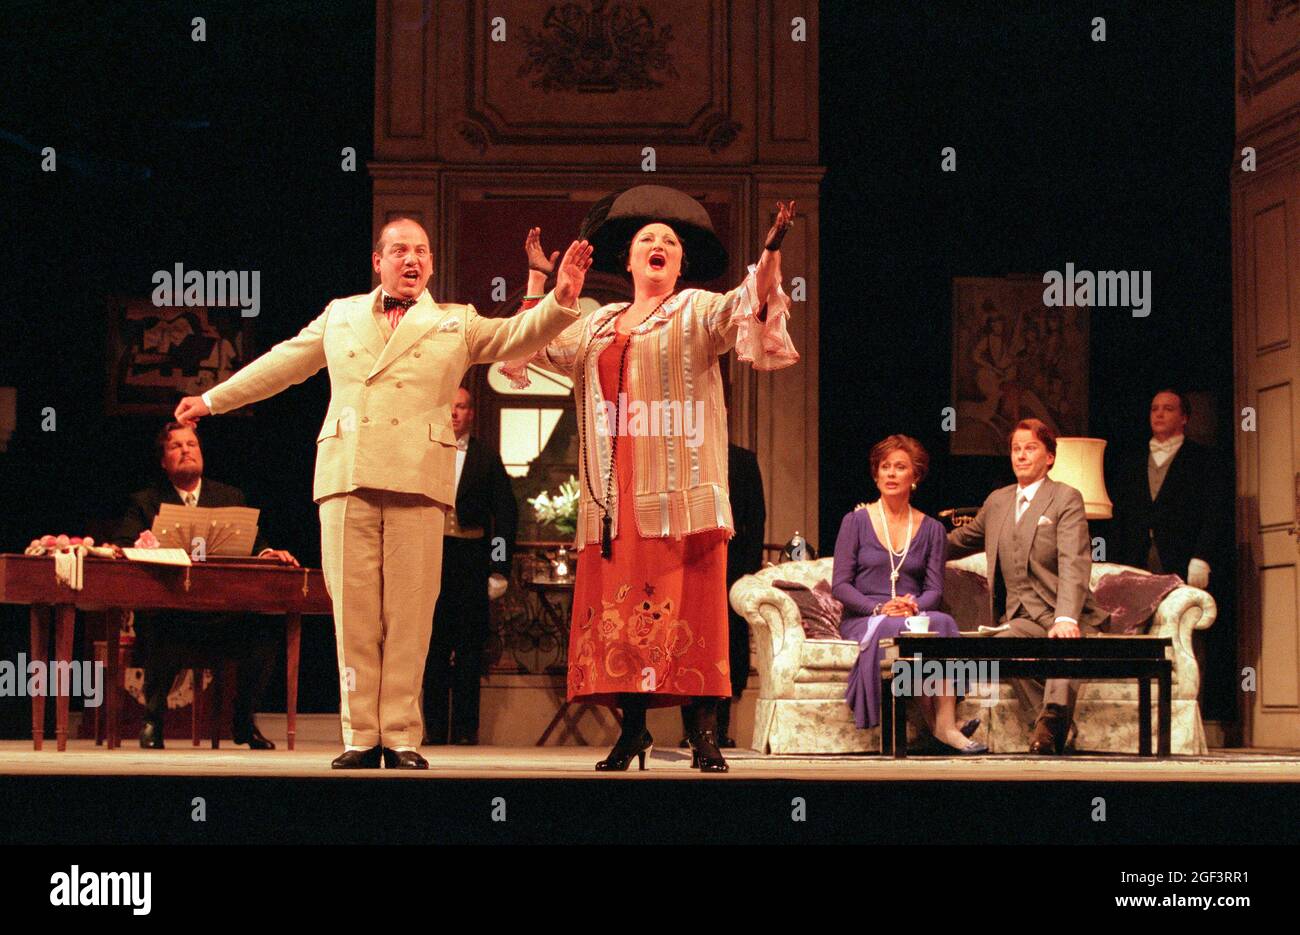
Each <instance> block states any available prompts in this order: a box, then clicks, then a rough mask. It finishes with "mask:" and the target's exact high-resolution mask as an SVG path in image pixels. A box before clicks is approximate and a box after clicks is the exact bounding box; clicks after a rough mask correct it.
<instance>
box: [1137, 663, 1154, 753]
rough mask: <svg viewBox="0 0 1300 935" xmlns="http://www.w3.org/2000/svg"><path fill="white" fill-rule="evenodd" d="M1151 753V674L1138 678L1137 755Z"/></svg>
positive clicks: (1144, 674)
mask: <svg viewBox="0 0 1300 935" xmlns="http://www.w3.org/2000/svg"><path fill="white" fill-rule="evenodd" d="M1150 755H1151V675H1150V673H1146V672H1144V673H1143V675H1142V676H1141V677H1140V678H1139V679H1138V756H1150Z"/></svg>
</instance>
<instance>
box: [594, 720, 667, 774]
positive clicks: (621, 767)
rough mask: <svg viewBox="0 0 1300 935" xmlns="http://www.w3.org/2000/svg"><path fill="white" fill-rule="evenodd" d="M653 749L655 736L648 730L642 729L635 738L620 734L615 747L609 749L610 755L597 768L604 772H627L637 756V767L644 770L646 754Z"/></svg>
mask: <svg viewBox="0 0 1300 935" xmlns="http://www.w3.org/2000/svg"><path fill="white" fill-rule="evenodd" d="M653 749H654V738H653V737H651V736H650V732H649V731H648V730H643V731H641V736H640V737H637V738H635V739H633V740H625V739H624V738H623V737H622V736H620V737H619V738H618V742H617V743H615V744H614V749H613V750H610V751H609V756H607V757H605V759H603V760H601V761H600V762H599V763H597V764H596V769H597V770H598V771H600V772H602V773H605V772H620V773H621V772H626V771H627V768H628V766H629V765H630V764H631V763H632V757H636V759H637V767H638V768H639V769H640V770H641V771H644V770H645V757H646V754H647V753H649V752H650V751H651V750H653Z"/></svg>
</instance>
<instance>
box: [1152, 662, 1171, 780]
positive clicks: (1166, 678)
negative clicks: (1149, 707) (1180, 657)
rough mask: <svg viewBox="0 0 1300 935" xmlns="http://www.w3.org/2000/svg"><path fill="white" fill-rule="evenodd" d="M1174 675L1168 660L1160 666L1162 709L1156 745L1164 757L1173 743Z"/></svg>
mask: <svg viewBox="0 0 1300 935" xmlns="http://www.w3.org/2000/svg"><path fill="white" fill-rule="evenodd" d="M1173 683H1174V677H1173V665H1172V664H1171V663H1170V662H1169V661H1168V660H1166V661H1165V662H1164V663H1162V664H1161V666H1160V682H1159V686H1160V687H1159V692H1160V696H1159V697H1160V710H1159V713H1158V717H1159V724H1160V739H1159V745H1158V746H1157V747H1156V755H1157V756H1159V757H1161V758H1163V757H1167V756H1169V755H1170V753H1171V752H1172V750H1171V749H1170V748H1171V747H1172V745H1173V743H1172V741H1173V738H1172V736H1171V735H1172V733H1173V707H1174V704H1173V695H1174V684H1173Z"/></svg>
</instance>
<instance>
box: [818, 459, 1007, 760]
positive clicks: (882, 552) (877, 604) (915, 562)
mask: <svg viewBox="0 0 1300 935" xmlns="http://www.w3.org/2000/svg"><path fill="white" fill-rule="evenodd" d="M870 461H871V476H872V478H873V479H874V480H875V482H876V486H877V488H879V490H880V499H879V500H876V501H875V502H874V503H864V504H861V505H860V506H858V508H857V509H855V510H854V511H853V512H852V513H850V514H849V515H847V516H845V517H844V522H843V523H841V524H840V534H839V537H838V538H837V539H836V540H835V574H834V579H833V581H832V593H833V594H834V595H835V598H836V600H838V601H840V602H841V603H843V604H844V619H843V621H842V622H841V624H840V634H841V635H842V636H843V637H844V638H845V639H851V640H857V641H858V643H859V644H860V645H861V646H862V651H861V652H860V653H859V654H858V661H857V663H856V664H854V666H853V671H852V672H851V673H850V674H849V688H848V694H847V695H846V699H845V700H847V701H848V703H849V707H851V708H852V709H853V719H854V721H855V722H856V723H857V725H858V727H861V728H866V727H875V726H876V725H877V724H879V723H880V659H881V655H882V654H881V650H880V641H881V640H882V639H885V638H887V637H893V636H897V635H898V634H899V633H901V632H903V631H905V630H906V629H907V618H908V617H915V616H921V615H924V616H926V617H929V618H930V625H929V632H931V633H936V634H938V635H940V636H958V635H959V634H958V631H957V624H956V622H955V621H954V620H953V619H952V617H950V616H949V615H948V614H945V613H943V612H942V611H940V610H939V609H938V607H939V601H940V599H941V598H942V596H943V563H944V559H945V553H946V550H947V544H948V539H947V535H946V534H945V532H944V529H943V524H941V523H940V522H939V521H938V520H936V519H934V518H933V517H931V516H926V515H925V514H924V513H922V512H921V511H920V510H918V509H916V508H915V507H913V506H912V503H911V498H912V491H914V490H916V486H917V484H919V483H920V482H921V481H922V480H924V479H925V474H926V470H927V469H928V467H929V464H930V457H929V455H928V454H926V451H925V449H924V448H923V447H921V443H920V442H918V441H917V440H916V439H914V438H910V437H908V436H906V435H890V436H889V437H888V438H886V439H885V440H884V441H882V442H880V443H879V444H877V445H876V446H875V447H874V448H872V449H871V455H870ZM920 701H921V704H920V708H921V711H922V713H923V714H924V715H925V721H926V724H927V725H928V726H929V728H930V733H931V734H932V735H933V736H934V738H935V740H937V741H939V742H940V743H942V744H945V745H946V746H948V747H951V748H953V749H954V750H956V751H958V752H961V753H982V752H984V750H985V747H984V746H983V745H982V744H978V743H976V742H974V741H972V740H969V739H968V737H969V735H970V734H971V733H973V732H974V729H975V728H976V727H977V726H978V725H979V722H978V720H976V721H970V722H967V723H966V724H964V725H961V726H958V725H957V723H956V710H957V699H956V696H955V694H952V693H950V690H949V692H945V693H944V694H942V695H939V696H938V697H931V696H922V698H921V699H920Z"/></svg>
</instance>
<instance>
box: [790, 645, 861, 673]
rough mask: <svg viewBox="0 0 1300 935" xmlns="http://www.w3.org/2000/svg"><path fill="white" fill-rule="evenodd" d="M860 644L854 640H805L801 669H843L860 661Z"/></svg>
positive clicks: (800, 661)
mask: <svg viewBox="0 0 1300 935" xmlns="http://www.w3.org/2000/svg"><path fill="white" fill-rule="evenodd" d="M858 652H859V647H858V644H857V643H855V642H854V641H853V640H804V641H803V647H802V649H801V651H800V653H799V668H800V669H843V670H844V671H846V672H847V671H848V670H849V669H852V668H853V664H854V663H855V662H857V661H858Z"/></svg>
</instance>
